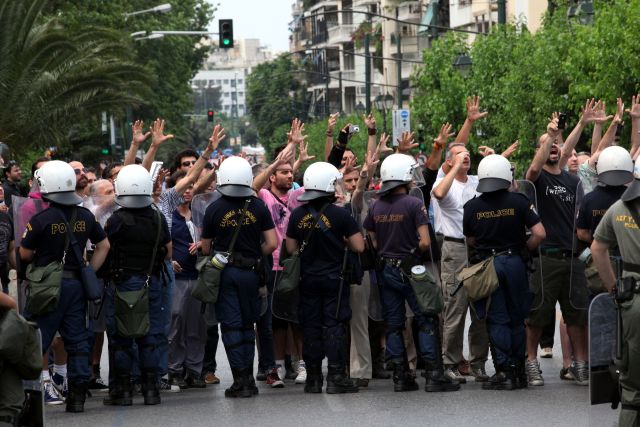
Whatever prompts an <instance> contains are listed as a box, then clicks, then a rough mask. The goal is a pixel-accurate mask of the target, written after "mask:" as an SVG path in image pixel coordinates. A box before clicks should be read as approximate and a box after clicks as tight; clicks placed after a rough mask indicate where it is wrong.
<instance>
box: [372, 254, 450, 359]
mask: <svg viewBox="0 0 640 427" xmlns="http://www.w3.org/2000/svg"><path fill="white" fill-rule="evenodd" d="M378 278H379V285H380V290H381V299H382V308H383V311H384V318H385V322H386V324H387V354H386V356H387V359H389V360H395V361H399V360H400V359H404V357H405V348H404V338H403V336H402V331H403V330H404V325H405V321H406V311H405V301H406V302H407V303H408V304H409V307H411V310H412V311H413V313H414V315H415V320H416V322H418V327H419V329H418V342H417V343H416V344H417V345H416V350H417V351H418V355H419V356H420V357H421V358H422V359H424V360H427V361H429V362H432V363H439V362H440V358H441V357H442V356H441V350H440V340H439V336H440V331H439V320H438V318H437V317H435V316H427V315H425V314H423V313H422V310H420V306H419V305H418V301H417V300H416V295H415V293H414V292H413V288H412V287H411V284H410V283H409V280H408V279H407V278H406V277H404V276H403V275H402V273H401V272H400V269H399V268H398V267H392V266H390V265H385V266H384V268H383V270H382V274H379V275H378Z"/></svg>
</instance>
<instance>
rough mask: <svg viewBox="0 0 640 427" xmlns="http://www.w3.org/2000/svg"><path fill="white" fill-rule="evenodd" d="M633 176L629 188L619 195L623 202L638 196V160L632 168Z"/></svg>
mask: <svg viewBox="0 0 640 427" xmlns="http://www.w3.org/2000/svg"><path fill="white" fill-rule="evenodd" d="M603 153H604V151H603ZM601 155H602V154H601ZM633 178H634V179H633V182H631V185H630V186H629V188H627V190H626V191H625V192H624V193H623V194H622V197H620V200H622V201H623V202H629V201H631V200H634V199H637V198H638V197H640V162H638V161H636V163H635V166H634V168H633Z"/></svg>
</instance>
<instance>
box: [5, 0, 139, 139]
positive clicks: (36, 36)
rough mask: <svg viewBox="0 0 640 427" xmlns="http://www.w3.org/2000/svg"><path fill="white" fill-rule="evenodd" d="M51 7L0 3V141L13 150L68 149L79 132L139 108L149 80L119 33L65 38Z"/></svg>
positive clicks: (38, 0)
mask: <svg viewBox="0 0 640 427" xmlns="http://www.w3.org/2000/svg"><path fill="white" fill-rule="evenodd" d="M45 5H46V0H0V140H1V141H4V142H7V143H8V144H9V146H10V147H11V148H12V149H13V150H14V151H15V150H21V149H26V148H40V147H45V146H50V145H64V144H65V142H66V141H67V139H68V136H69V133H70V131H71V129H72V128H73V126H74V125H76V124H77V123H78V122H79V121H81V120H82V119H83V118H90V117H95V116H97V115H98V114H99V113H100V112H102V111H122V110H124V109H125V107H127V106H131V105H140V104H141V103H142V97H143V96H144V95H145V93H148V91H149V85H150V83H151V82H150V77H149V73H148V72H147V71H146V70H145V69H144V68H143V67H142V66H140V65H138V64H136V63H135V62H134V61H133V60H132V54H131V52H130V51H129V49H128V48H127V46H129V44H128V43H127V42H128V40H126V39H124V38H123V37H124V35H123V34H122V33H120V32H118V31H115V30H109V29H105V28H85V29H83V30H82V31H81V32H78V33H73V34H72V33H70V32H69V31H67V30H65V28H63V27H62V26H61V25H60V23H59V22H58V21H57V20H56V19H45V18H43V15H42V12H43V7H44V6H45Z"/></svg>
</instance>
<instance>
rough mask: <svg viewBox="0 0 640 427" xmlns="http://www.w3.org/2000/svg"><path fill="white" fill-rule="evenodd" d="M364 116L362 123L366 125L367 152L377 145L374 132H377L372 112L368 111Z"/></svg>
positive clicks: (373, 149)
mask: <svg viewBox="0 0 640 427" xmlns="http://www.w3.org/2000/svg"><path fill="white" fill-rule="evenodd" d="M363 117H364V124H365V125H367V153H369V152H371V151H375V149H376V146H377V141H376V133H377V132H378V131H377V129H376V119H375V117H373V113H369V115H368V116H366V115H365V116H363Z"/></svg>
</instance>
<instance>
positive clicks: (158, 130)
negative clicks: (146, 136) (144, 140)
mask: <svg viewBox="0 0 640 427" xmlns="http://www.w3.org/2000/svg"><path fill="white" fill-rule="evenodd" d="M170 139H173V134H168V135H165V134H164V120H160V119H156V120H155V121H154V122H153V124H152V125H151V144H152V145H155V146H158V145H161V144H162V143H163V142H165V141H168V140H170Z"/></svg>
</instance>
